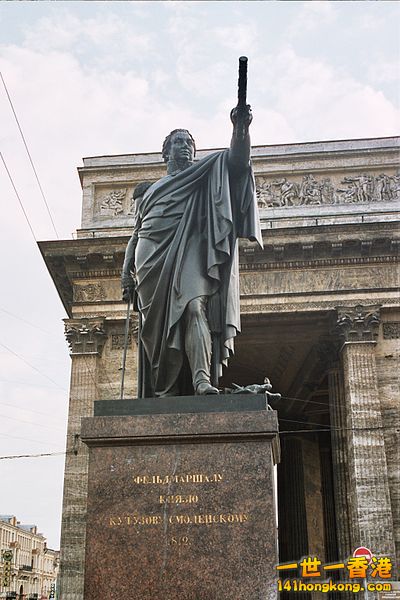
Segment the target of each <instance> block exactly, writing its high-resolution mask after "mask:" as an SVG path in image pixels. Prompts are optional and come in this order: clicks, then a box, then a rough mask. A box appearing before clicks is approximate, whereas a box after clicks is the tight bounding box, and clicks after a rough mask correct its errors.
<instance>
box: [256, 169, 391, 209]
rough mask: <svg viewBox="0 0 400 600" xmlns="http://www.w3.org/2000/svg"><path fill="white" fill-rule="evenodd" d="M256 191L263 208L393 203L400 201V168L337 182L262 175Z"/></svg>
mask: <svg viewBox="0 0 400 600" xmlns="http://www.w3.org/2000/svg"><path fill="white" fill-rule="evenodd" d="M256 194H257V201H258V205H259V207H260V208H266V207H272V208H273V207H275V208H280V207H285V206H307V205H315V204H317V205H321V204H353V203H367V202H390V201H395V200H400V171H399V172H398V173H397V174H396V175H387V174H385V173H381V174H379V175H370V174H367V173H361V174H357V175H352V176H347V177H344V178H342V179H341V180H340V182H339V183H336V184H335V183H334V182H332V180H331V179H330V178H329V177H322V178H319V179H317V178H316V177H315V176H314V175H313V174H312V173H308V174H306V175H304V176H303V178H302V180H301V181H293V180H289V179H287V178H286V177H281V178H279V179H272V180H271V179H268V178H267V177H263V176H258V177H256Z"/></svg>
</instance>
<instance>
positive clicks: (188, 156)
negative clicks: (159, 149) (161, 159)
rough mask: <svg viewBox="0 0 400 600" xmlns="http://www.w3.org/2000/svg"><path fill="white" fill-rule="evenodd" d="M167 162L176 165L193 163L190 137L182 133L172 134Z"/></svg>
mask: <svg viewBox="0 0 400 600" xmlns="http://www.w3.org/2000/svg"><path fill="white" fill-rule="evenodd" d="M169 160H173V161H175V162H176V163H177V164H178V165H180V164H181V165H184V164H187V163H192V162H193V160H194V146H193V142H192V138H191V137H190V135H188V134H187V133H185V132H184V131H178V132H177V133H174V135H173V136H172V139H171V145H170V151H169Z"/></svg>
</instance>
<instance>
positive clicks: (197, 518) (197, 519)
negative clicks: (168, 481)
mask: <svg viewBox="0 0 400 600" xmlns="http://www.w3.org/2000/svg"><path fill="white" fill-rule="evenodd" d="M249 520H250V515H249V514H248V513H216V514H215V513H214V514H213V513H209V514H204V515H200V514H198V515H187V514H183V515H170V516H169V517H168V522H169V523H170V525H235V524H242V523H247V521H249ZM162 523H163V517H162V516H161V515H134V514H133V515H123V516H119V515H116V516H111V517H109V527H123V526H127V525H128V526H132V525H144V526H148V525H162Z"/></svg>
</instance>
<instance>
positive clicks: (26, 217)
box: [0, 152, 37, 243]
mask: <svg viewBox="0 0 400 600" xmlns="http://www.w3.org/2000/svg"><path fill="white" fill-rule="evenodd" d="M0 156H1V160H2V161H3V165H4V168H5V170H6V172H7V175H8V178H9V180H10V181H11V185H12V186H13V188H14V192H15V195H16V196H17V198H18V202H19V205H20V207H21V210H22V212H23V213H24V217H25V220H26V222H27V223H28V227H29V229H30V230H31V234H32V236H33V239H34V240H35V243H36V242H37V240H36V235H35V232H34V231H33V228H32V225H31V222H30V221H29V217H28V215H27V214H26V211H25V208H24V205H23V204H22V200H21V198H20V195H19V194H18V190H17V188H16V187H15V183H14V180H13V178H12V177H11V173H10V171H9V170H8V167H7V164H6V161H5V159H4V156H3V154H2V152H0Z"/></svg>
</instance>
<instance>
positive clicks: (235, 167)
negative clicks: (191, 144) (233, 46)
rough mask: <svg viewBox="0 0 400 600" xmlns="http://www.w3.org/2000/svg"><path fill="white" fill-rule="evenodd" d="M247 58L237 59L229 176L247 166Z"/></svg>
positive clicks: (249, 114)
mask: <svg viewBox="0 0 400 600" xmlns="http://www.w3.org/2000/svg"><path fill="white" fill-rule="evenodd" d="M246 95H247V58H246V57H245V56H241V57H240V58H239V81H238V103H237V106H235V108H233V109H232V110H231V121H232V125H233V133H232V140H231V145H230V149H229V171H230V173H231V175H235V174H236V173H239V174H240V173H242V172H243V171H244V170H245V169H247V167H248V166H249V161H250V135H249V127H250V124H251V122H252V120H253V115H252V113H251V107H250V104H247V98H246Z"/></svg>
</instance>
